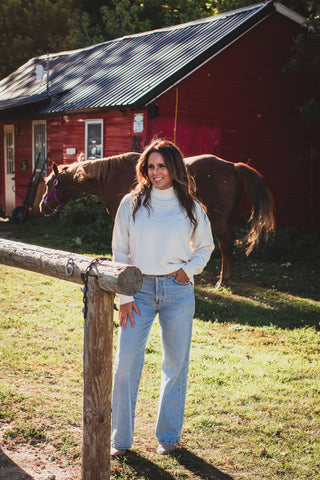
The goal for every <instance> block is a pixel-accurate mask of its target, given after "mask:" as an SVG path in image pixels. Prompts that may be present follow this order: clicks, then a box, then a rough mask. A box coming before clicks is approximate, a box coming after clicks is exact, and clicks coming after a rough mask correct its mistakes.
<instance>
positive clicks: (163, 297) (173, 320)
mask: <svg viewBox="0 0 320 480" xmlns="http://www.w3.org/2000/svg"><path fill="white" fill-rule="evenodd" d="M134 298H135V301H136V303H137V305H138V308H139V310H140V315H137V314H136V313H135V312H133V314H134V320H135V325H134V327H132V326H131V323H130V322H129V321H128V322H127V326H126V328H125V329H123V328H120V329H119V337H118V350H117V356H116V360H115V366H114V370H115V371H114V384H113V397H112V434H111V444H112V446H113V447H116V448H123V449H127V448H130V447H131V446H132V442H133V432H134V418H135V409H136V402H137V395H138V389H139V384H140V379H141V375H142V369H143V366H144V355H145V348H146V344H147V341H148V337H149V335H150V331H151V327H152V324H153V321H154V319H155V317H156V315H157V314H159V323H160V333H161V344H162V365H161V389H160V400H159V409H158V417H157V425H156V437H157V439H158V441H159V442H166V443H171V444H176V443H179V440H180V434H181V430H182V424H183V417H184V407H185V398H186V389H187V373H188V365H189V352H190V343H191V335H192V320H193V315H194V291H193V285H192V284H191V283H190V282H189V283H186V284H183V283H179V282H177V281H176V279H175V276H170V277H169V276H167V275H158V276H154V275H146V276H144V279H143V286H142V288H141V290H140V292H138V293H137V294H136V295H135V296H134Z"/></svg>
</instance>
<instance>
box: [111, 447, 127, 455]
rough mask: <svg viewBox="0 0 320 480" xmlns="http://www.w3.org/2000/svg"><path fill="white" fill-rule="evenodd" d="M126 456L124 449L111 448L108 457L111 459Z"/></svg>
mask: <svg viewBox="0 0 320 480" xmlns="http://www.w3.org/2000/svg"><path fill="white" fill-rule="evenodd" d="M126 454H127V450H126V449H124V448H116V447H111V449H110V456H111V457H124V456H125V455H126Z"/></svg>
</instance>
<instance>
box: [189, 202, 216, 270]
mask: <svg viewBox="0 0 320 480" xmlns="http://www.w3.org/2000/svg"><path fill="white" fill-rule="evenodd" d="M196 218H197V222H198V224H197V227H196V229H195V231H194V232H193V235H192V237H191V248H192V256H191V259H190V260H189V261H188V262H187V263H186V264H185V265H183V267H182V268H183V270H184V271H185V272H186V274H187V276H188V277H189V278H190V279H191V278H192V277H193V276H194V275H198V274H199V273H201V272H202V270H203V269H204V267H205V266H206V264H207V263H208V261H209V259H210V256H211V253H212V252H213V250H214V242H213V238H212V231H211V225H210V221H209V219H208V217H207V214H206V212H205V211H204V209H203V208H202V206H201V205H200V204H199V203H198V202H196Z"/></svg>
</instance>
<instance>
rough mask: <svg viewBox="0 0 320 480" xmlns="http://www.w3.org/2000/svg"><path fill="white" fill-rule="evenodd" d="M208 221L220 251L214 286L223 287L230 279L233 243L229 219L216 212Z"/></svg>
mask: <svg viewBox="0 0 320 480" xmlns="http://www.w3.org/2000/svg"><path fill="white" fill-rule="evenodd" d="M210 217H211V216H210V214H209V218H210ZM210 221H211V226H212V232H213V235H214V238H215V240H216V241H217V242H218V244H219V247H220V251H221V270H220V275H219V278H218V281H217V283H216V288H217V287H225V286H226V285H227V283H228V282H229V280H230V264H231V257H232V252H233V245H234V236H233V232H232V227H231V221H230V220H228V219H226V217H220V216H219V215H217V214H216V215H214V216H212V218H210Z"/></svg>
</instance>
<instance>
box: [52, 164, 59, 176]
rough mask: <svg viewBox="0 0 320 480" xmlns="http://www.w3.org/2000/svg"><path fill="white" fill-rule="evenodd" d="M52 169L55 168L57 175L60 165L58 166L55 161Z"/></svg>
mask: <svg viewBox="0 0 320 480" xmlns="http://www.w3.org/2000/svg"><path fill="white" fill-rule="evenodd" d="M52 169H53V171H54V173H55V174H56V175H58V166H57V164H56V163H53V164H52Z"/></svg>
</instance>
